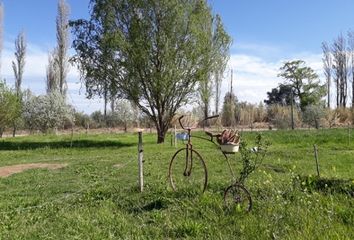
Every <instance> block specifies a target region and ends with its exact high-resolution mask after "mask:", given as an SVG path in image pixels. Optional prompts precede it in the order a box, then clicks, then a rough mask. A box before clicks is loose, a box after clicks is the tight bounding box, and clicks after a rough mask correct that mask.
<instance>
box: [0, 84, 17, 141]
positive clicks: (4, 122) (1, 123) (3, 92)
mask: <svg viewBox="0 0 354 240" xmlns="http://www.w3.org/2000/svg"><path fill="white" fill-rule="evenodd" d="M0 106H1V107H0V137H2V134H3V132H4V130H5V128H6V127H8V126H9V125H11V124H13V122H14V120H15V119H16V118H18V117H19V116H20V114H21V102H20V100H19V97H18V96H17V94H16V92H14V91H12V90H11V89H10V88H8V87H7V85H6V84H5V82H4V81H0Z"/></svg>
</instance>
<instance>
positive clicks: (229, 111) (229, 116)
mask: <svg viewBox="0 0 354 240" xmlns="http://www.w3.org/2000/svg"><path fill="white" fill-rule="evenodd" d="M236 105H237V97H236V95H235V94H234V93H233V92H227V93H226V94H225V97H224V104H223V107H222V116H221V122H222V124H223V125H224V126H227V127H230V126H232V127H233V126H235V123H236V115H235V114H236Z"/></svg>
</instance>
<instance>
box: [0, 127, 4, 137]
mask: <svg viewBox="0 0 354 240" xmlns="http://www.w3.org/2000/svg"><path fill="white" fill-rule="evenodd" d="M3 133H4V128H2V127H0V138H2V135H3Z"/></svg>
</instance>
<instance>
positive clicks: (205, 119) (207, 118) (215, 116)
mask: <svg viewBox="0 0 354 240" xmlns="http://www.w3.org/2000/svg"><path fill="white" fill-rule="evenodd" d="M218 117H219V114H218V115H214V116H210V117H206V118H204V120H203V122H204V121H207V120H209V119H213V118H218Z"/></svg>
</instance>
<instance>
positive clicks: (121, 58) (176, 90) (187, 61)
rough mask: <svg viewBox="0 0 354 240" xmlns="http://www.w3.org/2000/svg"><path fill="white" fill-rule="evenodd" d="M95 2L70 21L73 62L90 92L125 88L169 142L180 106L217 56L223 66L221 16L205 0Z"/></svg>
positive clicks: (225, 41) (161, 137) (224, 41)
mask: <svg viewBox="0 0 354 240" xmlns="http://www.w3.org/2000/svg"><path fill="white" fill-rule="evenodd" d="M90 6H91V18H90V20H76V21H73V22H71V26H72V27H73V33H74V42H73V46H74V48H75V50H76V55H75V56H74V57H73V61H74V62H76V63H77V64H78V66H79V69H80V71H81V75H82V79H83V80H84V82H85V84H86V89H87V90H88V93H89V96H91V95H93V94H103V93H105V92H106V89H107V88H106V86H108V87H109V89H110V90H114V92H119V93H121V94H122V95H123V96H124V97H125V98H127V99H129V100H131V101H133V103H134V104H135V105H136V106H137V107H139V108H140V110H141V111H142V112H143V113H144V114H146V115H147V116H149V117H150V119H151V121H152V122H154V124H155V126H156V128H157V131H158V133H159V134H158V142H159V143H160V142H163V141H164V137H165V134H166V132H167V130H168V127H169V124H170V122H171V120H172V118H173V116H174V114H175V113H176V111H177V110H178V109H179V108H180V107H181V106H183V105H185V104H186V103H188V102H190V101H191V98H193V97H194V96H195V90H196V87H197V85H198V84H199V83H200V82H202V81H204V80H205V79H206V78H207V77H208V76H209V75H210V74H211V73H212V72H213V71H214V69H215V62H214V60H216V59H217V60H218V61H217V62H218V64H219V65H220V62H222V61H223V60H222V59H223V58H224V57H225V55H227V51H225V49H228V46H229V41H230V40H229V36H228V35H227V34H226V32H225V31H224V29H223V27H222V24H221V21H220V18H217V21H216V23H217V24H216V25H215V24H213V16H212V12H211V9H210V8H209V6H208V4H207V2H206V1H205V0H203V1H199V0H190V1H182V0H168V1H167V0H149V1H137V0H133V1H131V0H119V1H103V0H93V1H91V5H90ZM214 28H215V31H214ZM221 56H222V57H221ZM214 57H216V59H214ZM219 59H220V61H219Z"/></svg>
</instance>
